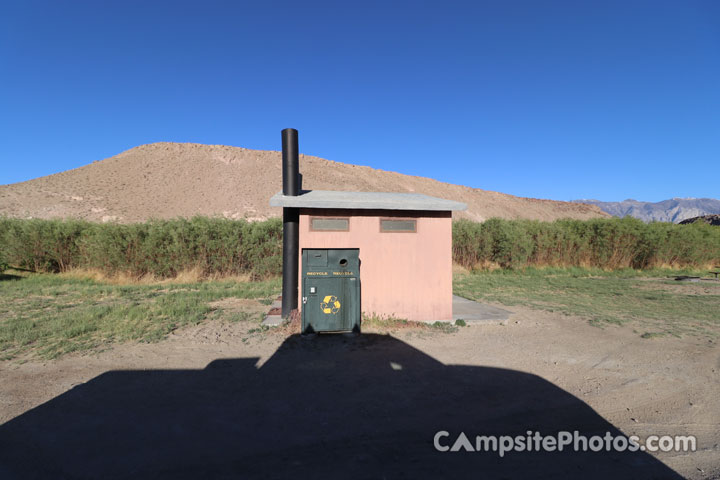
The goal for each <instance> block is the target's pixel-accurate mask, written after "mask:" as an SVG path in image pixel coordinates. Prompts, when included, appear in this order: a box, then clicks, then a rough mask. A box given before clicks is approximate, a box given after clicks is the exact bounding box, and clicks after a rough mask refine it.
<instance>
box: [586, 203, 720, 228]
mask: <svg viewBox="0 0 720 480" xmlns="http://www.w3.org/2000/svg"><path fill="white" fill-rule="evenodd" d="M573 202H575V203H585V204H587V205H595V206H597V207H600V208H601V209H602V210H603V211H604V212H606V213H609V214H610V215H613V216H615V217H625V216H628V215H629V216H631V217H635V218H639V219H640V220H643V221H645V222H653V221H654V222H673V223H679V222H681V221H682V220H685V219H688V218H693V217H700V216H703V215H713V214H719V213H720V200H717V199H714V198H671V199H669V200H663V201H661V202H654V203H653V202H639V201H637V200H633V199H628V200H624V201H622V202H601V201H600V200H573Z"/></svg>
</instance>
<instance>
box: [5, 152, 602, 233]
mask: <svg viewBox="0 0 720 480" xmlns="http://www.w3.org/2000/svg"><path fill="white" fill-rule="evenodd" d="M280 161H281V159H280V152H275V151H262V150H249V149H246V148H239V147H228V146H222V145H200V144H191V143H153V144H149V145H142V146H139V147H136V148H132V149H130V150H127V151H125V152H123V153H120V154H119V155H115V156H114V157H110V158H107V159H105V160H101V161H96V162H93V163H91V164H89V165H85V166H83V167H80V168H76V169H74V170H68V171H65V172H61V173H57V174H54V175H49V176H46V177H41V178H36V179H33V180H29V181H26V182H21V183H15V184H11V185H3V186H0V215H7V216H11V217H21V218H29V217H32V218H67V217H71V218H82V219H87V220H93V221H117V222H135V221H143V220H146V219H148V218H174V217H191V216H193V215H210V216H223V217H226V218H235V219H237V218H246V219H249V220H255V219H266V218H269V217H275V216H280V215H281V209H280V208H274V207H270V206H269V205H268V200H269V199H270V197H271V196H272V195H273V194H275V193H276V192H278V191H280V190H281V187H282V186H281V184H282V178H281V177H282V174H281V165H280ZM300 173H301V174H302V175H303V188H304V189H321V190H356V191H380V192H417V193H424V194H427V195H432V196H436V197H441V198H446V199H450V200H457V201H461V202H465V203H467V205H468V209H467V211H465V212H456V213H457V218H470V219H472V220H478V221H481V220H485V219H487V218H490V217H503V218H529V219H538V220H554V219H558V218H576V219H587V218H596V217H608V216H609V215H608V214H606V213H604V212H603V211H601V210H600V209H599V208H598V207H596V206H592V205H584V204H579V203H569V202H557V201H552V200H538V199H532V198H521V197H515V196H512V195H506V194H502V193H497V192H490V191H485V190H479V189H474V188H469V187H464V186H459V185H452V184H449V183H442V182H439V181H436V180H432V179H430V178H424V177H414V176H410V175H403V174H400V173H395V172H387V171H383V170H376V169H373V168H370V167H362V166H357V165H349V164H344V163H339V162H333V161H330V160H324V159H322V158H317V157H310V156H306V155H301V156H300Z"/></svg>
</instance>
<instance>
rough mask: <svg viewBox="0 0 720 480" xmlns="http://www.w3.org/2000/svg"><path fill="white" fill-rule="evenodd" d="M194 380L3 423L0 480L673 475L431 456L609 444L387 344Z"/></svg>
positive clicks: (321, 351) (65, 399)
mask: <svg viewBox="0 0 720 480" xmlns="http://www.w3.org/2000/svg"><path fill="white" fill-rule="evenodd" d="M256 362H257V359H256V358H240V359H227V360H216V361H213V362H212V363H210V364H209V365H208V366H207V367H206V368H205V369H203V370H155V371H152V370H150V371H112V372H108V373H105V374H102V375H100V376H98V377H96V378H94V379H92V380H90V381H89V382H87V383H85V384H83V385H79V386H76V387H75V388H73V389H72V390H70V391H68V392H66V393H64V394H62V395H60V396H58V397H57V398H54V399H53V400H50V401H49V402H47V403H45V404H43V405H41V406H39V407H37V408H35V409H33V410H30V411H28V412H27V413H25V414H23V415H21V416H19V417H17V418H15V419H13V420H11V421H9V422H7V423H5V424H4V425H2V426H0V478H3V479H13V478H22V479H25V478H52V479H61V478H83V479H84V478H102V479H108V478H123V479H124V478H161V479H164V478H168V479H184V478H192V479H194V478H433V479H435V478H612V479H614V480H616V479H620V478H633V479H634V478H663V479H667V478H681V477H680V476H679V475H678V474H676V473H675V472H674V471H672V470H671V469H670V468H668V467H666V466H665V465H663V464H662V463H661V462H659V461H658V460H656V459H655V458H653V457H652V456H650V455H648V454H646V453H642V452H634V453H630V452H622V453H619V452H607V451H601V452H574V451H568V450H567V449H566V450H564V451H562V452H557V451H556V452H536V451H532V452H527V451H525V452H509V453H507V454H505V456H504V457H502V458H501V457H500V456H499V455H497V454H496V453H493V452H467V451H464V450H462V451H459V452H439V451H437V450H436V449H435V447H434V437H435V434H436V432H438V431H447V432H448V434H449V435H448V436H447V437H442V442H441V443H442V444H444V445H448V446H449V445H452V444H453V442H454V441H455V439H456V438H457V437H458V435H459V434H460V432H464V433H465V434H466V435H467V437H468V438H469V439H470V441H471V442H472V443H475V437H476V436H477V435H511V436H516V435H520V436H524V435H526V432H527V431H528V430H531V431H539V432H541V433H542V434H544V435H551V434H555V433H557V432H558V431H573V430H578V431H579V432H580V433H581V434H583V435H586V436H588V437H589V436H591V435H595V434H597V435H604V434H605V432H608V431H609V432H611V433H612V434H613V435H621V432H620V431H619V430H618V429H617V428H615V427H614V426H613V425H612V424H610V423H608V422H607V421H606V420H605V419H603V418H602V417H601V416H600V415H598V414H597V413H596V412H595V411H594V410H593V409H592V408H590V407H589V406H588V405H587V404H585V403H584V402H582V401H581V400H579V399H578V398H576V397H575V396H573V395H571V394H570V393H568V392H566V391H564V390H562V389H560V388H558V387H557V386H555V385H553V384H552V383H550V382H547V381H545V380H543V379H542V378H540V377H537V376H535V375H531V374H527V373H523V372H518V371H513V370H505V369H500V368H488V367H470V366H449V365H444V364H442V363H440V362H438V361H437V360H435V359H433V358H432V357H430V356H428V355H426V354H424V353H423V352H421V351H419V350H417V349H415V348H413V347H411V346H410V345H408V344H406V343H404V342H402V341H400V340H397V339H395V338H393V337H390V336H384V335H372V334H365V335H360V336H354V337H353V336H344V335H325V336H323V335H320V336H317V337H314V338H304V337H301V336H299V335H295V336H292V337H289V338H288V339H287V340H286V341H285V342H284V343H283V344H282V346H281V347H280V348H279V349H278V351H277V352H276V353H275V354H274V355H273V356H272V357H271V358H270V359H269V360H268V361H267V362H266V363H265V364H264V365H262V366H261V367H260V368H257V367H256Z"/></svg>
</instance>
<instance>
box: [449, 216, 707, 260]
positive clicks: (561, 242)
mask: <svg viewBox="0 0 720 480" xmlns="http://www.w3.org/2000/svg"><path fill="white" fill-rule="evenodd" d="M453 259H454V261H455V262H456V263H459V264H460V265H463V266H464V267H466V268H471V269H472V268H478V267H479V268H482V267H489V266H499V267H501V268H521V267H525V266H538V267H542V266H557V267H573V266H579V267H597V268H602V269H619V268H634V269H646V268H653V267H672V268H704V267H707V266H712V265H715V264H720V228H718V227H713V226H711V225H708V224H705V223H701V222H696V223H693V224H690V225H676V224H672V223H664V222H653V223H644V222H642V221H640V220H638V219H635V218H631V217H625V218H610V219H594V220H557V221H554V222H540V221H534V220H502V219H498V218H493V219H490V220H487V221H485V222H483V223H477V222H471V221H467V220H460V221H457V222H454V223H453Z"/></svg>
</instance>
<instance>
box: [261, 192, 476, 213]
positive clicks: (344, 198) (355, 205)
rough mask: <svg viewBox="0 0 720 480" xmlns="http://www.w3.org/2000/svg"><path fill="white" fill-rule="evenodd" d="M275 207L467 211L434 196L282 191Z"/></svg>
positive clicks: (464, 205)
mask: <svg viewBox="0 0 720 480" xmlns="http://www.w3.org/2000/svg"><path fill="white" fill-rule="evenodd" d="M270 206H271V207H291V208H347V209H364V210H440V211H457V210H465V209H466V208H467V205H466V204H464V203H462V202H455V201H453V200H445V199H444V198H437V197H431V196H428V195H422V194H420V193H386V192H338V191H332V190H305V191H303V192H302V193H301V194H300V195H298V196H297V197H289V196H285V195H283V194H282V192H278V193H276V194H275V195H273V197H272V198H271V199H270Z"/></svg>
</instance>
